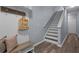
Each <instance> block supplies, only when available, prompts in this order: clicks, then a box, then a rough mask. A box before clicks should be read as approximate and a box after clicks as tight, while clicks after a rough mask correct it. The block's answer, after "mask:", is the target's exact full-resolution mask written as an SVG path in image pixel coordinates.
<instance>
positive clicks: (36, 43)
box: [33, 39, 45, 53]
mask: <svg viewBox="0 0 79 59" xmlns="http://www.w3.org/2000/svg"><path fill="white" fill-rule="evenodd" d="M44 41H45V40H44V39H43V40H42V41H40V42H37V43H36V44H34V45H33V53H35V51H34V47H35V46H37V45H39V44H40V43H42V42H44Z"/></svg>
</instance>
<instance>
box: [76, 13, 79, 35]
mask: <svg viewBox="0 0 79 59" xmlns="http://www.w3.org/2000/svg"><path fill="white" fill-rule="evenodd" d="M76 33H77V34H78V36H79V12H77V19H76Z"/></svg>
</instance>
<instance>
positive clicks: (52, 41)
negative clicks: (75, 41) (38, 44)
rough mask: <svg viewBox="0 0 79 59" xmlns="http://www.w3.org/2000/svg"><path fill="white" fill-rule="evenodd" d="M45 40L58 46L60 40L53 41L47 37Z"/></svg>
mask: <svg viewBox="0 0 79 59" xmlns="http://www.w3.org/2000/svg"><path fill="white" fill-rule="evenodd" d="M45 41H47V42H50V43H53V44H56V45H57V46H58V42H55V41H51V40H47V39H46V40H45Z"/></svg>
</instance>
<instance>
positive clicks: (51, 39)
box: [45, 38, 58, 42]
mask: <svg viewBox="0 0 79 59" xmlns="http://www.w3.org/2000/svg"><path fill="white" fill-rule="evenodd" d="M45 39H46V40H51V41H55V42H58V40H55V39H51V38H45Z"/></svg>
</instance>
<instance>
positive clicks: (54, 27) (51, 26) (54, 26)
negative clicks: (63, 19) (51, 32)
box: [49, 25, 57, 28]
mask: <svg viewBox="0 0 79 59" xmlns="http://www.w3.org/2000/svg"><path fill="white" fill-rule="evenodd" d="M49 27H53V28H57V26H52V25H51V26H49Z"/></svg>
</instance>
